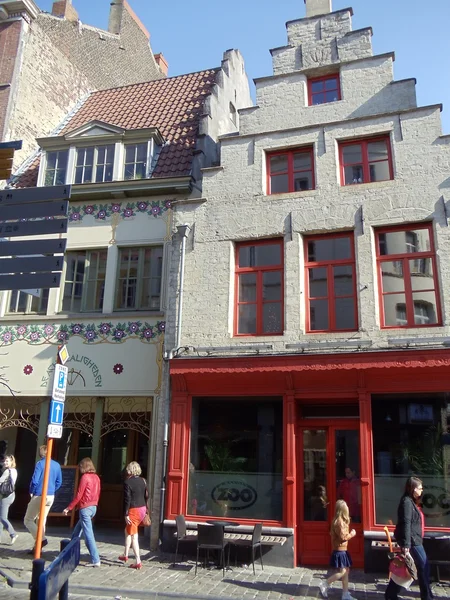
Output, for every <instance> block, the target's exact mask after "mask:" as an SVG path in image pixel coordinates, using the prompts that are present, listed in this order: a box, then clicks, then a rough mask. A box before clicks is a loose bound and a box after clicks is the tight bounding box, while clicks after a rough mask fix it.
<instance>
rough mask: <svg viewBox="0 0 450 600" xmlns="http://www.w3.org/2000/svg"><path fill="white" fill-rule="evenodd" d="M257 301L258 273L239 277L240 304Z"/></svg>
mask: <svg viewBox="0 0 450 600" xmlns="http://www.w3.org/2000/svg"><path fill="white" fill-rule="evenodd" d="M255 301H256V273H241V275H239V302H255Z"/></svg>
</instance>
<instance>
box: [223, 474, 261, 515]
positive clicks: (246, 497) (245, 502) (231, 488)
mask: <svg viewBox="0 0 450 600" xmlns="http://www.w3.org/2000/svg"><path fill="white" fill-rule="evenodd" d="M211 498H212V500H213V502H215V503H216V504H219V505H220V504H223V503H224V502H226V503H227V504H228V509H229V510H244V508H249V507H250V506H253V504H255V502H256V500H257V498H258V494H257V492H256V490H255V488H253V487H252V486H251V485H248V483H245V482H244V481H223V482H222V483H219V484H218V485H216V487H215V488H213V490H212V492H211Z"/></svg>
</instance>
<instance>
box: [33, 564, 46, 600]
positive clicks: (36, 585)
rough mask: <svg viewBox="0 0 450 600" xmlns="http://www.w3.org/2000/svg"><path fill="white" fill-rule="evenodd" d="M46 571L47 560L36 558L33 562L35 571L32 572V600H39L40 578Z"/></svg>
mask: <svg viewBox="0 0 450 600" xmlns="http://www.w3.org/2000/svg"><path fill="white" fill-rule="evenodd" d="M44 569H45V560H44V559H43V558H35V559H34V560H33V570H32V572H31V583H30V600H39V577H40V576H41V573H43V572H44Z"/></svg>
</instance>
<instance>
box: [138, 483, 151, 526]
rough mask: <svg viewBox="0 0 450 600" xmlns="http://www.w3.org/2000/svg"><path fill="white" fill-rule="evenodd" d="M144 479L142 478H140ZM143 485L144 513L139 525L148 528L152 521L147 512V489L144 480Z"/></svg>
mask: <svg viewBox="0 0 450 600" xmlns="http://www.w3.org/2000/svg"><path fill="white" fill-rule="evenodd" d="M142 479H144V478H142ZM144 483H145V500H146V508H147V510H146V512H145V516H144V518H143V519H142V521H141V525H142V527H150V525H151V524H152V520H151V518H150V512H149V508H148V487H147V482H146V481H145V479H144Z"/></svg>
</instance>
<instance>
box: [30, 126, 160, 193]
mask: <svg viewBox="0 0 450 600" xmlns="http://www.w3.org/2000/svg"><path fill="white" fill-rule="evenodd" d="M38 143H39V144H40V145H41V147H42V148H43V149H44V150H45V154H44V156H43V158H42V160H41V166H40V172H39V179H38V185H45V186H51V185H62V184H75V185H89V184H91V185H92V184H97V183H108V182H113V181H133V180H140V179H149V178H151V176H152V168H153V167H154V166H155V164H156V162H157V157H158V154H159V151H160V148H161V147H162V146H163V144H164V138H163V137H162V136H161V134H160V132H159V130H158V129H157V128H156V127H148V128H145V129H139V130H136V129H132V130H125V129H122V128H120V127H116V126H115V125H110V124H108V123H103V122H100V121H91V122H90V123H88V124H86V125H84V126H82V127H79V128H78V129H76V130H74V131H71V132H70V133H68V134H66V135H63V136H56V137H49V138H41V139H38ZM99 189H100V188H99ZM102 189H103V188H102ZM104 189H105V190H106V189H108V188H106V187H105V188H104ZM80 193H84V191H83V192H82V190H81V189H80Z"/></svg>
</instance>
